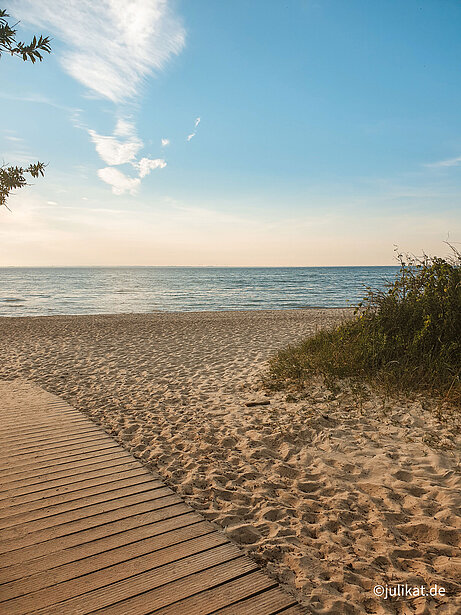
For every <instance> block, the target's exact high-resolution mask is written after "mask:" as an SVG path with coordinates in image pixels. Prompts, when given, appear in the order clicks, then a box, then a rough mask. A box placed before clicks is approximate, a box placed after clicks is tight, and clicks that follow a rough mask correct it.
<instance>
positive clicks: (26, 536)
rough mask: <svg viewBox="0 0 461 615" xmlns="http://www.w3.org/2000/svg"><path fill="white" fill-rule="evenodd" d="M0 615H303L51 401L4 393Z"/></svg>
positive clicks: (12, 385)
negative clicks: (87, 614)
mask: <svg viewBox="0 0 461 615" xmlns="http://www.w3.org/2000/svg"><path fill="white" fill-rule="evenodd" d="M0 483H1V491H0V583H1V586H0V613H2V615H21V614H24V613H36V614H43V615H44V614H46V615H74V614H75V615H77V614H78V615H84V614H85V613H98V614H99V613H101V614H102V613H103V614H105V615H109V614H110V615H115V614H120V615H130V614H131V615H143V614H146V615H147V614H148V613H156V614H159V615H160V614H161V615H167V614H168V615H182V614H184V615H207V614H211V613H216V614H218V613H219V614H220V615H241V614H243V615H274V614H275V613H280V614H282V615H302V613H304V609H302V608H301V607H300V606H299V605H297V603H296V601H295V600H294V599H293V598H292V597H291V596H289V595H288V594H286V593H285V592H283V591H282V590H281V589H280V588H279V587H278V586H277V584H276V583H275V582H274V581H273V580H272V579H270V578H269V577H268V576H266V575H265V574H264V573H263V572H262V571H260V570H259V569H258V567H257V566H256V564H255V563H254V562H252V561H251V560H250V559H249V558H247V557H246V556H245V555H243V554H242V552H241V551H240V550H239V549H238V548H237V547H236V546H235V545H233V544H231V543H230V542H229V541H228V540H227V538H226V537H225V535H224V534H223V533H221V532H219V531H217V530H216V529H215V527H214V526H213V525H211V524H210V523H208V522H207V521H205V520H204V519H203V517H201V516H200V515H199V514H197V513H196V512H194V511H193V509H192V508H191V507H189V506H188V505H187V504H185V503H184V501H183V500H182V499H181V498H180V497H179V496H177V495H176V494H175V493H174V492H173V491H172V490H171V489H169V488H168V487H166V486H165V485H164V484H163V483H162V481H161V480H160V479H159V477H158V476H155V475H153V474H152V473H151V472H148V471H147V470H146V469H145V468H144V467H143V466H142V464H141V463H140V462H139V461H137V460H136V459H135V458H134V457H132V456H131V455H130V454H129V453H127V452H126V451H125V450H124V449H123V448H121V447H120V446H119V445H118V444H117V443H116V442H115V441H114V440H113V439H112V438H111V437H110V436H108V435H107V434H106V433H105V432H104V431H103V430H102V429H100V428H99V427H97V426H96V425H95V424H94V423H92V422H91V421H90V420H89V419H88V418H86V417H85V416H84V415H82V414H81V413H80V412H77V411H76V410H74V409H73V408H71V407H70V406H69V405H68V404H66V403H65V402H63V401H62V400H61V399H59V398H58V397H55V396H53V395H51V394H49V393H46V392H45V391H43V390H42V389H40V388H39V387H37V386H35V385H32V384H30V383H26V382H24V381H22V382H21V381H14V382H0Z"/></svg>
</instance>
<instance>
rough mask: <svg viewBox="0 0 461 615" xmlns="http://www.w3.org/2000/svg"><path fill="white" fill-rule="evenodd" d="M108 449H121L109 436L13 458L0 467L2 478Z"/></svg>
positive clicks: (0, 477) (60, 463)
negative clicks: (47, 451)
mask: <svg viewBox="0 0 461 615" xmlns="http://www.w3.org/2000/svg"><path fill="white" fill-rule="evenodd" d="M108 449H117V450H119V445H118V444H117V443H116V442H114V441H113V440H112V441H108V440H107V438H103V439H101V440H97V441H95V442H90V443H88V444H87V443H80V445H79V444H77V445H76V446H68V447H67V446H65V447H63V448H60V449H57V450H52V451H50V452H49V453H43V454H41V455H40V454H39V455H37V454H35V453H34V454H32V455H24V457H20V460H17V459H12V460H9V461H7V462H5V463H3V464H2V467H0V480H2V478H3V477H6V476H11V475H13V474H19V473H22V472H26V471H27V470H28V469H30V468H48V467H50V466H59V465H62V464H63V463H65V462H66V461H67V462H68V463H70V462H72V461H73V460H74V459H75V458H76V457H78V456H85V455H87V453H93V452H98V451H105V450H108Z"/></svg>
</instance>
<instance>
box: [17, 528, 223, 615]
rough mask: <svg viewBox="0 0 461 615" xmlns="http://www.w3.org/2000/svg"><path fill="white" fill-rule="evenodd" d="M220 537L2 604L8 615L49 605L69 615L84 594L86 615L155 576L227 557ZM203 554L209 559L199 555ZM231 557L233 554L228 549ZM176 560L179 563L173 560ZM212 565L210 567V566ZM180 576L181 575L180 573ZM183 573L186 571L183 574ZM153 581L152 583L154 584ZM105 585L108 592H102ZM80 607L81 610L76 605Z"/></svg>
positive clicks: (208, 537)
mask: <svg viewBox="0 0 461 615" xmlns="http://www.w3.org/2000/svg"><path fill="white" fill-rule="evenodd" d="M223 542H226V539H225V538H224V536H221V535H220V534H218V532H213V533H212V534H206V535H205V536H200V537H199V538H194V539H192V540H188V541H186V542H182V543H180V544H179V545H174V546H173V547H167V548H166V549H163V550H161V551H158V552H155V553H149V554H148V555H144V556H141V557H138V558H135V559H132V560H130V561H129V562H123V563H121V564H116V565H115V566H111V567H110V568H105V569H103V570H98V571H97V572H93V573H90V574H87V575H85V576H84V577H82V578H77V579H72V580H70V581H66V582H64V583H60V584H59V585H55V586H53V587H47V588H45V589H41V590H38V591H35V592H32V593H29V594H26V595H24V596H20V597H18V598H13V599H12V600H8V601H7V602H6V603H5V604H6V607H7V608H8V615H23V614H24V613H28V612H29V611H30V610H32V609H33V610H34V612H35V611H37V612H38V613H40V612H41V610H42V609H49V610H46V612H47V613H50V614H51V613H53V612H55V611H54V609H53V607H52V606H51V605H57V606H55V608H57V609H58V611H57V613H59V615H62V613H66V612H70V613H71V612H72V608H74V604H75V599H76V598H77V600H78V602H79V605H81V604H82V600H81V599H80V598H79V597H80V596H81V595H82V594H85V599H84V605H83V608H84V611H83V612H85V613H89V612H91V611H92V610H95V608H98V607H99V606H103V605H105V603H106V604H112V603H113V602H116V601H119V600H121V599H122V598H123V597H129V596H131V595H133V594H132V592H133V591H135V592H137V591H138V589H139V588H141V590H142V589H145V585H146V582H147V583H149V582H150V580H151V579H154V578H158V577H159V576H160V577H161V578H162V579H163V580H164V579H165V578H168V577H169V576H170V574H175V572H176V574H178V572H177V570H178V569H181V570H182V571H184V570H185V571H187V570H191V571H196V570H200V569H202V568H201V567H202V566H204V565H206V564H205V562H208V560H210V561H212V562H215V561H222V559H221V558H226V557H229V551H230V549H229V547H230V545H228V544H224V545H223V544H222V543H223ZM203 551H206V552H207V554H211V555H209V557H208V558H207V557H206V556H205V555H202V552H203ZM232 554H233V556H234V557H235V552H234V550H233V549H232ZM177 560H180V561H177ZM211 565H212V564H211ZM181 574H182V573H181ZM186 574H187V572H186ZM154 582H155V581H154ZM106 586H109V587H110V589H104V588H105V587H106ZM80 608H82V607H81V606H80Z"/></svg>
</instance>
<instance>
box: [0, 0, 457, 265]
mask: <svg viewBox="0 0 461 615" xmlns="http://www.w3.org/2000/svg"><path fill="white" fill-rule="evenodd" d="M3 6H5V8H6V9H7V11H8V12H9V13H10V14H11V16H12V19H14V21H17V20H20V23H19V24H18V26H17V30H18V34H17V38H18V39H20V40H24V41H26V42H28V41H29V40H30V39H31V38H32V37H33V35H34V34H39V33H40V34H43V35H48V36H50V37H51V38H52V43H51V46H52V53H51V55H49V56H48V55H45V57H44V60H43V62H41V63H39V62H37V63H36V64H34V65H32V64H31V63H30V62H23V61H22V60H20V59H19V58H14V57H11V56H8V55H5V54H3V55H2V57H1V58H0V78H1V83H2V88H1V90H0V114H1V118H2V121H1V122H0V152H1V154H2V160H3V163H5V164H19V165H27V164H29V163H30V162H34V161H37V160H40V161H43V162H45V163H47V165H48V166H47V168H46V175H45V178H41V179H37V180H34V181H33V185H31V186H28V187H26V188H23V189H21V190H17V191H15V193H14V194H13V195H12V196H11V197H10V198H9V201H8V205H9V208H10V210H11V211H8V210H7V209H6V208H1V209H0V266H78V265H82V266H83V265H101V266H106V265H108V266H109V265H162V266H164V265H186V266H201V265H204V266H213V265H214V266H321V265H325V266H330V265H391V264H395V260H394V258H395V252H394V250H395V248H396V247H397V248H398V250H400V251H402V252H410V253H414V254H421V253H422V252H423V251H424V252H426V253H428V254H437V255H442V254H446V253H447V251H448V248H447V245H446V244H445V243H444V242H445V241H447V240H448V241H450V242H452V243H453V244H455V245H458V247H459V244H458V243H457V242H461V206H460V204H461V112H460V108H461V107H460V102H461V37H460V36H459V32H460V28H461V3H460V2H459V1H458V0H419V1H414V0H406V1H405V2H401V0H376V1H374V2H370V1H369V0H348V2H344V0H285V1H284V2H282V1H277V0H252V1H251V2H248V0H232V2H217V1H216V0H194V1H193V2H191V1H190V0H189V1H188V0H176V1H171V0H128V1H126V0H125V1H123V0H101V1H99V2H93V1H92V0H67V2H66V3H62V2H61V1H60V0H41V1H40V2H36V0H14V1H10V2H8V1H6V2H4V3H3Z"/></svg>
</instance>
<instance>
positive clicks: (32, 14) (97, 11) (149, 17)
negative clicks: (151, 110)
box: [11, 0, 185, 102]
mask: <svg viewBox="0 0 461 615" xmlns="http://www.w3.org/2000/svg"><path fill="white" fill-rule="evenodd" d="M11 11H12V12H14V13H15V15H16V16H17V17H18V18H20V19H21V20H22V21H23V22H24V23H29V24H32V25H34V26H38V27H40V28H43V30H44V32H45V33H46V34H48V33H49V34H50V35H51V37H56V38H60V39H61V40H62V41H63V42H64V43H65V45H66V47H67V50H65V51H64V52H62V53H61V54H60V57H61V63H62V65H63V67H64V69H65V70H66V71H67V72H68V73H69V74H70V75H71V76H72V77H74V78H75V79H77V80H78V81H79V82H80V83H82V84H83V85H84V86H85V87H86V88H88V89H89V90H91V91H92V92H94V93H96V94H97V95H99V96H102V97H104V98H108V99H110V100H112V101H114V102H120V101H123V100H126V99H128V98H133V97H134V96H136V95H137V94H138V93H139V90H140V88H141V85H142V83H143V80H144V79H145V78H146V77H147V76H148V75H150V74H152V72H154V71H160V70H162V68H163V67H164V66H165V64H166V62H167V61H168V60H169V59H170V58H171V56H172V55H177V54H179V53H180V52H181V50H182V49H183V47H184V41H185V31H184V28H183V27H182V25H181V22H180V20H179V18H178V17H177V16H176V15H175V14H174V13H173V11H172V9H171V8H170V3H169V2H168V0H130V2H128V3H127V2H125V0H101V1H100V2H94V0H68V1H67V2H65V3H62V2H61V0H42V2H37V1H36V0H16V1H15V2H14V3H13V6H12V7H11Z"/></svg>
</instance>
